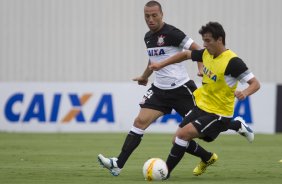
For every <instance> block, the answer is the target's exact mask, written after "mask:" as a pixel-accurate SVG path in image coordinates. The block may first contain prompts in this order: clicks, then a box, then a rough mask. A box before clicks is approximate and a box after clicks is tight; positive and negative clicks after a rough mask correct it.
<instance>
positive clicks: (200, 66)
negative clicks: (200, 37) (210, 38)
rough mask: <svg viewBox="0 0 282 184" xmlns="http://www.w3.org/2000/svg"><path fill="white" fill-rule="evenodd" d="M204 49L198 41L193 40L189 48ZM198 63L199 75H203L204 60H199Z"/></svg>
mask: <svg viewBox="0 0 282 184" xmlns="http://www.w3.org/2000/svg"><path fill="white" fill-rule="evenodd" d="M200 49H202V48H201V47H200V46H199V45H198V44H197V43H195V42H193V43H192V44H191V46H190V48H189V50H200ZM197 65H198V73H197V75H198V76H199V77H203V68H204V65H203V62H202V61H200V62H197Z"/></svg>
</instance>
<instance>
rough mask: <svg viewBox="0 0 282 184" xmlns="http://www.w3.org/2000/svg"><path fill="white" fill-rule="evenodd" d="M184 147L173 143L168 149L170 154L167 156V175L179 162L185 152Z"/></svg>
mask: <svg viewBox="0 0 282 184" xmlns="http://www.w3.org/2000/svg"><path fill="white" fill-rule="evenodd" d="M185 149H186V147H183V146H179V145H178V144H176V143H174V145H173V147H172V148H171V150H170V154H169V155H168V157H167V160H166V164H167V168H168V173H169V174H168V177H169V175H170V173H171V171H172V170H173V169H174V168H175V166H176V165H177V164H178V163H179V161H180V160H181V159H182V157H183V155H184V153H185Z"/></svg>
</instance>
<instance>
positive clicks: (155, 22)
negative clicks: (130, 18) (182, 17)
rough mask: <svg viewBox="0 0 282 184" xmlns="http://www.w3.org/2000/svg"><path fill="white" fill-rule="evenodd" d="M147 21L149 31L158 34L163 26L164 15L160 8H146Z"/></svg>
mask: <svg viewBox="0 0 282 184" xmlns="http://www.w3.org/2000/svg"><path fill="white" fill-rule="evenodd" d="M144 15H145V21H146V23H147V25H148V27H149V29H150V30H151V31H153V32H156V31H158V30H160V29H161V27H162V25H163V14H162V12H161V11H160V8H159V7H158V6H152V7H147V6H145V8H144Z"/></svg>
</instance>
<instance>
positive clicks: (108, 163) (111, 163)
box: [98, 154, 121, 176]
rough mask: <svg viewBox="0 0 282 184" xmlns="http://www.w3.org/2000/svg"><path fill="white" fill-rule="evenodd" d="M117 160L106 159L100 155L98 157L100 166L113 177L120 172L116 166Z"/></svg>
mask: <svg viewBox="0 0 282 184" xmlns="http://www.w3.org/2000/svg"><path fill="white" fill-rule="evenodd" d="M117 160H118V159H117V158H106V157H104V156H103V155H102V154H99V155H98V161H99V162H100V165H102V166H103V167H105V168H106V169H108V170H109V171H110V173H111V174H112V175H113V176H118V175H119V173H120V172H121V169H120V168H119V167H118V165H117Z"/></svg>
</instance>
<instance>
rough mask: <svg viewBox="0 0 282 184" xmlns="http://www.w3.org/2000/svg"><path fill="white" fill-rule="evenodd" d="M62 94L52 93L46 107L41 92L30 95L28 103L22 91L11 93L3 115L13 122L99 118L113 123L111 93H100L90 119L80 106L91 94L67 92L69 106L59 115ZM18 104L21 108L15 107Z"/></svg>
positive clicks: (64, 121) (85, 120)
mask: <svg viewBox="0 0 282 184" xmlns="http://www.w3.org/2000/svg"><path fill="white" fill-rule="evenodd" d="M63 96H64V95H63V94H60V93H56V94H54V95H52V97H51V98H52V100H51V104H50V103H49V102H48V108H47V109H46V107H47V103H46V98H45V96H44V94H42V93H35V94H34V95H33V96H32V97H31V99H30V101H28V102H27V103H28V104H25V103H26V99H25V95H24V94H23V93H16V94H13V95H12V96H11V97H10V98H9V99H8V100H7V102H6V104H5V107H4V109H5V117H6V119H7V120H8V121H10V122H13V123H18V122H29V121H31V120H35V121H38V122H42V123H44V122H51V123H55V122H58V121H59V122H63V123H68V122H71V121H77V122H79V123H85V122H89V121H90V122H98V121H99V120H101V119H103V120H105V121H107V122H108V123H113V122H114V121H115V117H114V112H113V99H112V95H111V94H102V95H101V97H100V99H99V100H98V103H97V104H95V106H96V105H97V107H96V108H95V109H93V111H92V113H91V114H92V115H91V117H90V119H89V117H88V118H86V117H85V114H84V112H83V111H82V107H83V106H84V104H86V102H88V101H89V99H90V98H91V97H92V94H82V95H78V94H75V93H71V94H67V98H66V99H67V100H68V101H69V104H70V106H71V107H70V109H69V110H67V112H66V113H64V114H63V115H60V109H61V106H62V103H63V101H62V97H63ZM64 97H65V96H64ZM18 106H20V107H21V108H16V107H18ZM93 106H94V105H93ZM91 107H92V106H91ZM18 109H20V110H18ZM46 110H48V112H49V111H50V113H47V111H46Z"/></svg>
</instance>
